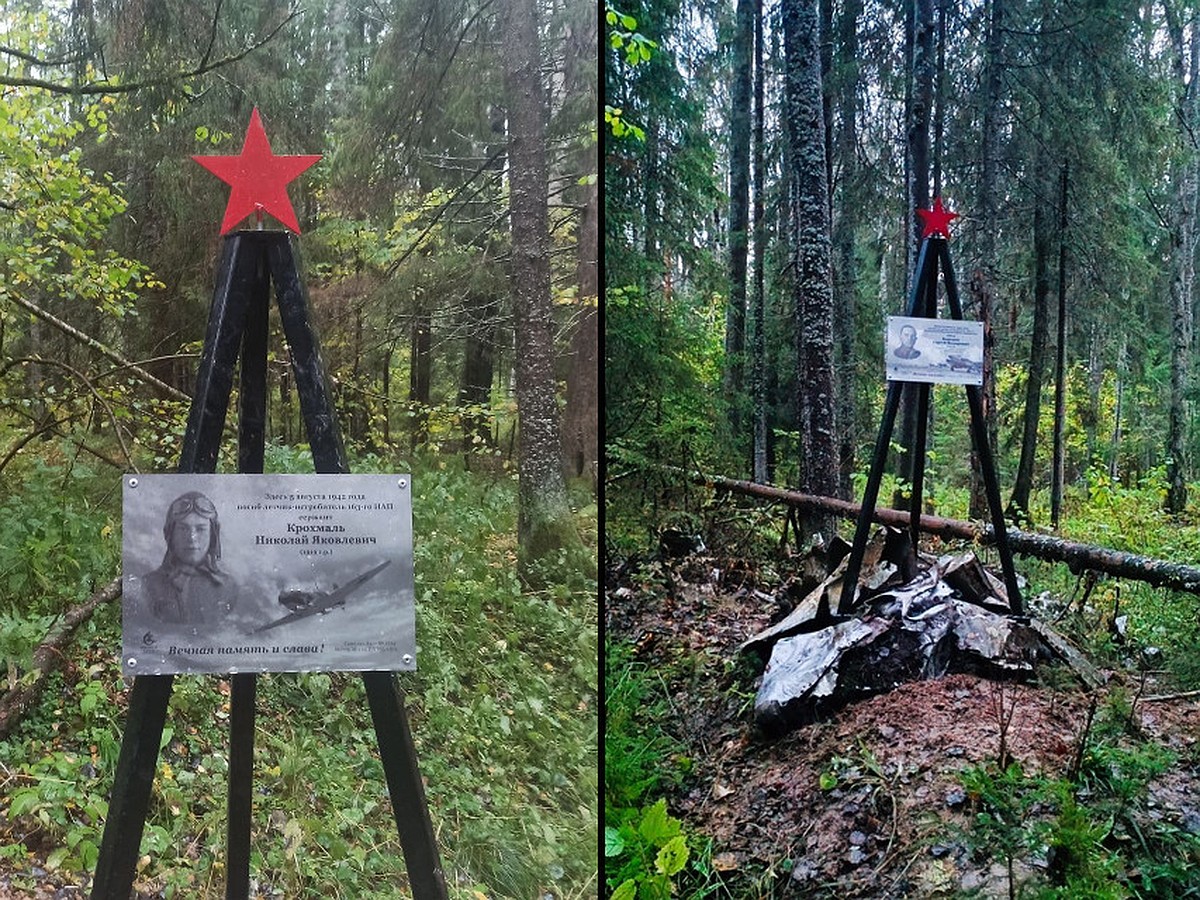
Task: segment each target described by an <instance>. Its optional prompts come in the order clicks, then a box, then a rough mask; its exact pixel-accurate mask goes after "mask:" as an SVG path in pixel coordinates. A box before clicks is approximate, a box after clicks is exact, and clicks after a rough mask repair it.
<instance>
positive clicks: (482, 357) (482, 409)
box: [458, 296, 595, 453]
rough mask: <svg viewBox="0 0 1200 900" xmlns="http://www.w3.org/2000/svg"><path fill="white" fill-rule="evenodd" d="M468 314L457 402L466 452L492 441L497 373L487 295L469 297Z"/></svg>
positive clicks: (492, 321) (463, 448) (494, 326)
mask: <svg viewBox="0 0 1200 900" xmlns="http://www.w3.org/2000/svg"><path fill="white" fill-rule="evenodd" d="M465 317H466V323H467V340H466V346H465V348H464V351H463V368H462V377H461V378H460V379H459V382H458V405H459V406H460V407H463V446H462V450H463V453H470V452H471V451H472V450H473V449H478V448H480V447H487V446H492V445H493V440H492V433H491V431H490V430H489V429H488V414H487V407H488V406H489V404H490V402H491V392H492V379H493V377H494V375H495V346H494V345H495V341H496V321H495V316H494V315H493V314H492V311H491V309H490V308H489V304H488V302H487V298H486V297H482V296H468V297H467V302H466V309H465ZM594 368H595V365H594V360H593V369H594ZM570 386H571V380H570V378H568V380H567V390H568V394H569V393H570ZM593 388H595V385H594V384H593ZM568 410H570V405H569V404H568ZM564 418H568V417H567V416H564ZM581 452H582V451H581Z"/></svg>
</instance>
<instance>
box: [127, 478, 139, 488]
mask: <svg viewBox="0 0 1200 900" xmlns="http://www.w3.org/2000/svg"><path fill="white" fill-rule="evenodd" d="M129 486H130V487H132V488H135V487H137V486H138V480H137V479H136V478H130V479H129Z"/></svg>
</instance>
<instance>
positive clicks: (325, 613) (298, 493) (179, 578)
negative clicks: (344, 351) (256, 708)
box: [121, 475, 416, 675]
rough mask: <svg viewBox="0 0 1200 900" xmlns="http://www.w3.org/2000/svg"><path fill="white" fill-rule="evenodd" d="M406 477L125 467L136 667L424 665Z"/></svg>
mask: <svg viewBox="0 0 1200 900" xmlns="http://www.w3.org/2000/svg"><path fill="white" fill-rule="evenodd" d="M411 485H412V479H411V476H409V475H126V476H125V477H124V503H123V529H124V541H123V547H122V577H123V591H124V600H123V603H122V611H123V617H122V644H123V655H122V660H121V665H122V669H123V670H124V672H125V674H127V675H166V674H182V673H235V672H315V671H374V670H379V671H400V670H412V669H415V668H416V635H415V616H414V610H413V561H412V500H411V498H412V490H411Z"/></svg>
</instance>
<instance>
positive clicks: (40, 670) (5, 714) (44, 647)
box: [0, 576, 121, 740]
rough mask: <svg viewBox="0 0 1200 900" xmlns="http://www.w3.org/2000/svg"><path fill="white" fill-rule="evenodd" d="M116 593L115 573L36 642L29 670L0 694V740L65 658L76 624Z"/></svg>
mask: <svg viewBox="0 0 1200 900" xmlns="http://www.w3.org/2000/svg"><path fill="white" fill-rule="evenodd" d="M120 596H121V578H120V576H118V577H116V578H114V579H113V580H112V581H110V582H109V583H108V584H106V585H105V586H104V587H102V588H100V590H98V591H96V592H95V593H94V594H92V596H90V597H89V598H88V599H87V600H85V601H83V603H81V604H79V605H78V606H76V607H75V608H74V609H72V610H71V611H70V612H68V613H67V614H66V615H65V616H63V618H62V620H61V621H60V622H59V623H58V625H56V626H55V627H54V629H53V630H52V631H51V632H50V633H49V634H48V635H47V636H46V639H45V640H44V641H42V642H41V643H40V644H38V647H37V649H36V650H34V651H33V668H32V669H31V670H30V672H29V674H27V675H26V676H25V678H23V679H22V680H21V681H20V683H18V684H17V686H16V687H14V688H12V689H11V690H10V691H8V692H7V693H5V694H4V696H2V697H0V740H4V739H5V738H6V737H8V736H9V735H10V734H11V733H12V731H13V729H15V728H16V727H17V725H18V724H19V723H20V721H21V717H22V716H24V715H25V713H26V712H27V711H28V710H29V709H30V707H32V706H33V705H34V704H35V703H36V702H37V701H38V698H39V697H41V695H42V691H43V690H45V687H46V682H47V681H48V680H49V678H50V675H52V674H53V673H54V672H56V671H58V670H59V669H61V668H62V666H63V663H64V662H65V661H66V659H67V657H66V654H64V653H63V648H64V647H65V646H66V645H67V643H68V642H69V641H70V640H71V638H72V637H74V635H75V632H76V630H77V629H78V628H79V626H80V625H82V624H83V623H84V622H86V621H87V620H88V619H90V618H91V617H92V614H93V613H94V612H95V611H96V610H97V609H99V608H100V607H101V606H103V605H104V604H105V603H111V602H112V601H113V600H116V599H117V598H118V597H120Z"/></svg>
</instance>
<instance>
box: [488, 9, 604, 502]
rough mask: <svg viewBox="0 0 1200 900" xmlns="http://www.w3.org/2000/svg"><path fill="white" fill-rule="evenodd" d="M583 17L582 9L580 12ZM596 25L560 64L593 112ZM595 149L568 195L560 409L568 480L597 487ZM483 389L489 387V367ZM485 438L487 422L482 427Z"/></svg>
mask: <svg viewBox="0 0 1200 900" xmlns="http://www.w3.org/2000/svg"><path fill="white" fill-rule="evenodd" d="M581 12H582V8H581ZM598 28H599V19H598V18H597V17H596V16H593V15H584V16H582V17H581V18H580V19H579V24H578V25H576V26H572V28H571V29H570V38H569V41H568V43H567V46H566V52H567V59H566V60H565V66H566V74H565V79H564V80H565V82H566V93H567V94H568V96H571V97H575V98H579V99H580V100H583V101H585V103H584V105H585V108H587V109H591V110H594V109H595V106H596V99H597V98H596V91H597V81H596V60H595V57H594V56H593V55H591V52H592V50H593V48H594V47H595V46H596V41H597V39H598V37H599V33H598ZM598 150H599V144H598V143H597V142H596V141H595V140H593V139H590V138H585V139H584V140H583V141H582V143H581V146H580V147H579V149H578V151H577V152H576V153H575V154H574V159H575V169H576V170H577V171H576V173H575V174H576V177H577V178H584V179H587V178H590V179H591V182H590V183H588V184H584V185H580V186H578V187H576V188H574V189H573V190H572V193H573V194H575V195H576V196H577V197H578V198H579V201H580V202H581V204H582V206H583V213H582V216H581V217H580V221H579V233H578V237H577V239H576V249H575V280H576V282H577V283H578V285H579V315H578V317H577V319H576V322H575V330H574V331H573V333H572V335H571V350H570V354H571V365H570V366H569V367H568V369H567V395H566V400H565V403H564V406H563V423H562V428H563V432H562V436H563V466H564V473H565V474H567V475H568V476H573V477H580V476H586V477H587V478H588V479H589V480H590V481H591V484H592V489H593V490H595V489H596V486H597V478H598V476H599V465H600V394H599V390H600V377H599V372H600V351H599V341H600V334H599V315H598V309H599V295H600V270H599V266H598V264H597V257H598V254H599V248H600V175H599V154H598ZM488 384H489V385H490V384H491V371H490V364H489V372H488ZM482 428H483V432H484V433H486V431H487V425H486V420H485V421H484V422H483V423H482Z"/></svg>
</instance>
